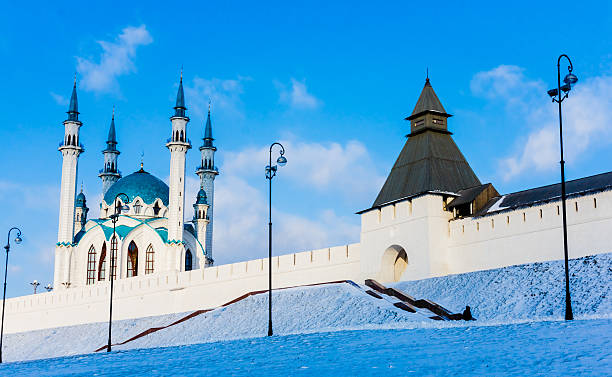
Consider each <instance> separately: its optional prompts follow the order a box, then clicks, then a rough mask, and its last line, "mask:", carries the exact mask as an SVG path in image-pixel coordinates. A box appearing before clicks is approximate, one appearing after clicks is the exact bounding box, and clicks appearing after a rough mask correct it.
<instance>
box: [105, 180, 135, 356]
mask: <svg viewBox="0 0 612 377" xmlns="http://www.w3.org/2000/svg"><path fill="white" fill-rule="evenodd" d="M120 196H125V197H126V198H127V200H126V203H129V202H130V197H129V196H127V194H124V193H122V192H120V193H119V194H117V195H116V196H115V200H114V201H113V202H114V204H115V208H114V211H115V212H114V213H113V214H112V215H110V216H109V217H110V218H111V220H113V236H112V238H111V248H110V249H111V250H110V251H111V252H110V272H109V274H108V275H109V278H110V303H109V310H108V312H109V314H108V346H107V347H106V352H110V351H111V329H112V326H113V282H114V281H115V258H116V257H117V237H116V234H115V228H116V224H117V219H118V218H119V216H120V215H121V211H123V210H126V211H127V210H128V209H130V207H128V206H127V205H123V204H122V205H120V206H118V205H117V199H119V197H120ZM119 204H121V203H119Z"/></svg>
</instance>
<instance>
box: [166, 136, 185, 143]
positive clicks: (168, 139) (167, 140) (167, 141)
mask: <svg viewBox="0 0 612 377" xmlns="http://www.w3.org/2000/svg"><path fill="white" fill-rule="evenodd" d="M170 142H179V143H187V144H191V139H187V141H181V140H172V138H171V137H169V138H167V139H166V143H170Z"/></svg>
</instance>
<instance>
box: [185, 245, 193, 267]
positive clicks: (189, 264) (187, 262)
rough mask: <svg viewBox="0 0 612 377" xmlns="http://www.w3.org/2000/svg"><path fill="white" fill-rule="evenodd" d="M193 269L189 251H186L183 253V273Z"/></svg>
mask: <svg viewBox="0 0 612 377" xmlns="http://www.w3.org/2000/svg"><path fill="white" fill-rule="evenodd" d="M192 269H193V256H192V255H191V251H189V249H187V252H186V253H185V271H191V270H192Z"/></svg>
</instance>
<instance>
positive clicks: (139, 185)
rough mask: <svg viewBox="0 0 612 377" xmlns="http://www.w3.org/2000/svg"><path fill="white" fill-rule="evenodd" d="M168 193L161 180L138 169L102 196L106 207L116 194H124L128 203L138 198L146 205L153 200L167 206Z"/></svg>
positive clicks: (168, 190)
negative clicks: (159, 200)
mask: <svg viewBox="0 0 612 377" xmlns="http://www.w3.org/2000/svg"><path fill="white" fill-rule="evenodd" d="M169 192H170V188H168V185H167V184H165V183H164V182H163V181H162V180H160V179H159V178H157V177H154V176H153V175H151V174H149V173H147V172H146V171H144V170H143V169H140V170H139V171H137V172H135V173H132V174H130V175H127V176H125V177H123V178H121V179H120V180H118V181H117V182H115V184H113V185H112V186H111V187H110V188H109V189H108V191H107V192H106V194H105V195H104V201H105V202H106V204H107V205H111V204H112V203H113V201H114V200H115V197H116V196H117V194H119V193H124V194H126V195H127V196H129V198H130V202H132V201H133V200H134V199H135V198H136V197H137V196H140V197H141V198H142V200H143V201H144V202H145V203H146V204H152V203H153V202H154V201H155V199H161V201H162V202H163V203H164V204H165V205H166V206H167V205H168V196H169ZM119 198H120V199H121V197H119Z"/></svg>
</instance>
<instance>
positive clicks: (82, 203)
mask: <svg viewBox="0 0 612 377" xmlns="http://www.w3.org/2000/svg"><path fill="white" fill-rule="evenodd" d="M85 203H86V200H85V194H83V191H81V192H80V193H79V195H77V197H76V206H77V207H85Z"/></svg>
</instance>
